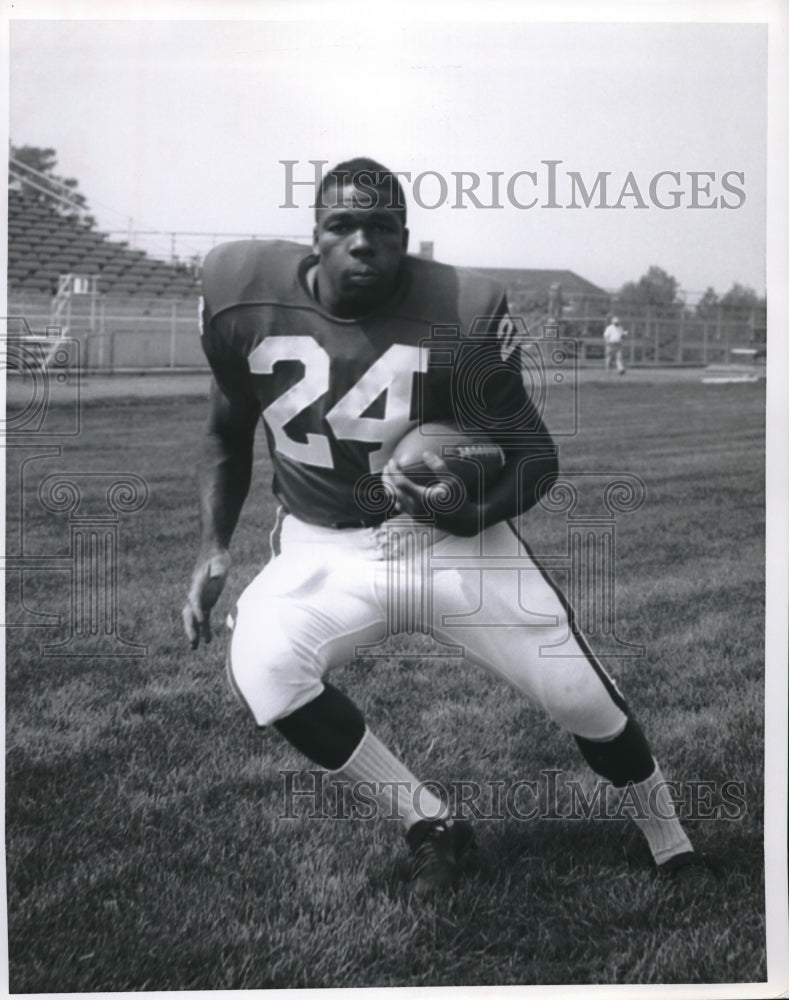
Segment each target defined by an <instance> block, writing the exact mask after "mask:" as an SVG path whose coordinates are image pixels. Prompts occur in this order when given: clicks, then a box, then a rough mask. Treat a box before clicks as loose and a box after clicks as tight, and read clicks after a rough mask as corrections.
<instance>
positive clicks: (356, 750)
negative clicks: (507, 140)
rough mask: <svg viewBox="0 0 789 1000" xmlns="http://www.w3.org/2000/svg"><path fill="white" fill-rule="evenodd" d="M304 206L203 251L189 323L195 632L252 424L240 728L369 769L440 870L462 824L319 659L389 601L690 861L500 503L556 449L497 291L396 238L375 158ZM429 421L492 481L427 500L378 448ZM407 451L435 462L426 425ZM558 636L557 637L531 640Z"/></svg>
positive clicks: (344, 166)
mask: <svg viewBox="0 0 789 1000" xmlns="http://www.w3.org/2000/svg"><path fill="white" fill-rule="evenodd" d="M316 206H317V207H316V214H315V228H314V244H313V247H312V249H311V250H308V249H307V248H305V247H302V246H299V245H296V244H292V243H287V242H258V241H243V242H234V243H228V244H224V245H221V246H219V247H217V248H215V249H214V250H213V251H211V253H210V254H209V255H208V256H207V258H206V260H205V264H204V268H203V300H204V305H203V313H202V323H203V326H202V337H203V347H204V350H205V354H206V357H207V358H208V360H209V362H210V365H211V369H212V371H213V375H214V379H213V383H212V387H211V397H210V405H209V416H208V423H207V429H206V433H205V440H204V447H203V454H202V458H201V461H200V504H201V529H202V533H201V545H200V550H199V554H198V557H197V562H196V565H195V568H194V573H193V576H192V581H191V586H190V589H189V594H188V600H187V603H186V605H185V607H184V609H183V622H184V628H185V631H186V635H187V637H188V638H189V640H190V643H191V645H192V647H193V648H194V647H196V646H197V645H198V643H199V642H200V641H201V640H203V641H205V642H208V641H209V640H210V637H211V626H210V613H211V608H212V607H213V605H214V604H215V602H216V600H217V598H218V596H219V594H220V592H221V590H222V587H223V585H224V583H225V579H226V576H227V572H228V567H229V565H230V557H229V554H228V550H229V546H230V541H231V537H232V535H233V531H234V529H235V527H236V523H237V521H238V518H239V515H240V513H241V509H242V506H243V504H244V500H245V498H246V496H247V492H248V490H249V487H250V480H251V470H252V455H253V440H254V435H255V432H256V428H257V427H258V426H259V425H260V424H261V423H262V426H263V428H264V431H265V434H266V438H267V443H268V447H269V450H270V454H271V460H272V464H273V469H274V481H273V490H274V493H275V494H276V497H277V498H278V500H279V503H280V515H279V518H278V524H277V528H276V531H275V535H276V544H275V547H274V551H275V554H274V555H273V557H272V558H271V560H270V561H269V562H268V564H267V565H266V566H265V568H264V569H263V570H262V572H261V573H260V574H259V575H258V576H257V577H256V578H255V579H254V580H253V582H252V583H251V584H250V585H249V586H248V587H247V588H246V590H245V591H244V592H243V594H242V595H241V597H240V599H239V601H238V607H237V613H236V616H235V622H234V628H233V634H232V638H231V641H230V646H229V651H228V675H229V678H230V682H231V685H232V687H233V689H234V690H235V692H236V694H237V695H238V696H239V698H240V699H241V701H242V702H243V703H244V704H245V705H246V706H247V707H248V709H249V711H250V712H251V714H252V716H253V718H254V720H255V722H256V723H257V724H258V725H259V726H274V727H275V728H276V729H277V730H278V731H279V733H281V735H282V736H283V737H284V738H285V739H287V740H288V741H289V742H290V743H291V744H292V745H293V746H294V747H296V748H297V749H298V750H299V751H300V752H301V753H302V754H304V755H305V756H306V757H307V758H309V760H310V761H312V762H314V763H315V764H317V765H319V766H320V767H321V768H325V769H327V770H328V771H330V772H335V773H336V774H337V775H338V776H340V777H341V778H343V779H347V780H348V781H349V782H365V783H367V785H366V787H371V788H373V789H374V790H375V791H376V792H377V793H378V794H379V795H380V797H381V801H382V804H384V806H391V801H392V795H394V796H395V800H396V804H397V807H398V813H399V815H400V816H401V817H402V819H403V822H404V826H405V836H406V841H407V843H408V845H409V847H410V849H411V851H412V853H413V866H412V872H411V879H412V882H413V886H414V888H415V890H416V891H417V892H419V893H422V892H430V891H432V890H433V889H434V888H436V887H437V886H442V885H445V884H447V883H449V882H451V881H452V880H453V878H454V876H455V874H456V872H457V870H458V867H459V866H460V864H461V863H462V860H463V857H464V855H466V854H467V852H468V851H469V849H470V848H471V847H472V845H473V834H472V830H471V828H470V825H469V824H468V822H467V821H466V820H464V819H462V818H460V817H453V816H451V815H449V813H448V809H447V804H446V803H445V802H442V801H441V800H440V799H439V798H438V797H436V796H432V795H431V794H429V793H428V791H427V790H426V788H425V787H424V786H423V785H422V783H421V782H420V780H419V779H418V778H417V777H416V776H415V774H414V773H413V772H412V771H411V769H410V766H409V764H407V763H406V762H405V761H404V760H401V759H400V758H399V757H398V756H397V755H396V754H394V753H393V752H392V751H391V750H390V749H389V748H388V747H387V746H386V745H384V744H383V743H382V741H381V740H379V739H378V737H377V736H376V735H375V733H374V732H373V730H372V729H371V728H370V727H369V726H368V724H367V722H366V721H365V719H364V717H363V716H362V713H361V711H360V710H359V708H358V707H357V706H356V705H355V704H354V702H353V701H352V700H351V699H350V698H349V697H348V695H347V694H346V693H344V692H342V691H340V690H338V688H336V687H335V686H333V685H332V684H331V683H330V682H329V681H328V680H327V679H326V675H327V673H328V672H329V671H330V669H331V668H332V667H333V666H335V665H337V664H341V663H343V662H346V661H348V660H349V659H351V658H353V657H354V655H355V651H356V650H357V649H358V648H359V647H360V646H370V645H372V644H375V643H377V642H381V641H382V639H383V638H384V637H385V636H386V635H387V634H389V633H390V632H391V631H393V630H396V629H397V627H398V620H397V615H396V614H395V613H394V612H393V609H398V608H400V609H402V608H405V607H407V608H410V609H411V612H412V613H413V614H418V615H420V616H421V618H420V621H419V623H418V624H420V625H424V626H427V627H429V628H430V629H431V630H432V634H433V635H434V636H435V637H436V639H437V640H438V641H441V642H446V643H450V644H453V645H455V646H462V647H463V650H464V654H465V656H466V657H467V658H468V659H469V660H471V661H472V662H474V663H476V664H478V665H480V666H481V667H484V668H486V669H488V670H491V671H493V672H494V673H495V674H497V675H498V676H500V677H501V678H502V679H503V680H505V681H506V682H508V683H509V684H510V685H512V686H513V687H514V688H515V689H516V690H518V691H519V692H521V693H522V694H523V695H525V696H526V697H528V698H529V699H531V700H532V701H533V702H535V703H536V704H537V705H539V706H541V707H542V708H543V709H544V710H545V711H546V712H547V713H548V714H549V715H550V717H551V718H552V719H554V720H555V721H556V722H557V723H558V724H559V725H560V726H562V727H564V728H565V729H566V730H567V731H568V732H570V733H572V734H573V736H574V737H575V740H576V742H577V744H578V747H579V749H580V751H581V753H582V754H583V756H584V758H585V759H586V761H587V762H588V763H589V765H590V766H591V767H592V769H593V770H594V771H595V772H596V773H597V774H598V775H601V776H602V777H604V778H605V779H608V780H609V781H610V782H612V783H613V784H614V785H615V786H617V787H623V786H625V785H628V783H631V784H632V789H633V794H635V795H636V796H637V798H638V801H639V802H640V803H641V804H642V805H643V809H641V810H637V812H638V813H639V816H638V818H636V819H635V822H636V823H637V824H638V826H639V827H640V828H641V830H642V831H643V834H644V836H645V837H646V840H647V843H648V845H649V848H650V850H651V852H652V855H653V857H654V859H655V862H656V864H657V865H658V866H659V869H660V870H662V871H663V872H671V873H672V874H674V875H678V874H684V875H685V876H687V875H688V874H690V875H691V876H694V877H695V876H696V875H698V874H701V873H706V872H707V863H706V860H705V859H704V857H703V856H702V855H700V854H698V853H696V852H695V851H694V850H693V848H692V846H691V844H690V842H689V840H688V837H687V836H686V834H685V832H684V830H683V828H682V826H681V825H680V822H679V820H678V818H677V817H676V815H675V812H674V809H673V805H672V802H671V799H670V796H669V792H668V789H667V787H666V785H665V783H664V781H663V776H662V774H661V771H660V769H659V767H658V765H657V763H656V761H655V759H654V758H653V756H652V753H651V751H650V748H649V746H648V744H647V741H646V738H645V736H644V734H643V732H642V730H641V728H640V727H639V725H638V723H637V722H636V720H635V719H634V717H633V715H632V713H631V712H630V710H629V709H628V706H627V704H626V703H625V701H624V699H623V697H622V695H621V694H620V692H619V690H618V689H617V687H616V686H615V684H614V682H613V681H612V680H611V678H610V677H609V676H608V674H607V673H606V672H605V671H604V670H603V668H602V666H601V665H600V663H599V662H598V660H597V659H595V657H594V655H593V653H592V652H591V650H590V649H589V648H588V646H587V644H586V642H585V640H584V638H583V636H582V635H581V633H580V631H579V630H578V629H577V627H576V625H575V622H574V620H573V617H572V611H571V610H569V609H568V607H567V604H566V602H565V601H564V599H563V597H562V595H561V594H559V593H558V591H557V590H556V588H555V587H554V585H553V584H552V583H551V581H550V580H549V579H548V577H547V576H545V575H544V574H543V573H542V572H541V571H540V568H539V566H537V565H536V564H535V562H534V561H533V559H532V556H531V554H530V553H529V551H528V549H527V548H526V546H525V544H524V543H523V541H522V539H521V538H520V536H519V535H518V531H517V528H516V526H515V524H514V519H515V518H517V517H518V516H519V515H521V514H523V513H524V512H525V511H527V510H528V509H529V508H530V507H532V506H533V505H534V504H535V503H536V502H537V501H538V499H539V497H540V496H541V495H542V493H543V492H544V491H545V490H546V489H547V488H548V487H549V486H550V484H551V482H552V480H553V478H554V477H555V475H556V472H557V458H556V449H555V447H554V445H553V442H552V440H551V437H550V434H549V433H548V430H547V429H546V427H545V426H544V424H543V422H542V419H541V415H540V413H539V412H537V410H536V408H535V406H534V405H533V404H532V402H531V400H530V399H529V396H528V395H527V393H526V391H525V389H524V382H523V376H522V371H521V362H520V357H519V351H518V350H517V348H516V347H514V345H513V338H512V332H513V323H512V321H511V320H510V319H509V317H508V315H507V303H506V300H505V294H504V291H503V289H502V288H501V287H500V286H499V285H498V284H497V283H495V282H494V281H491V280H489V279H487V278H485V277H483V276H481V275H478V274H475V273H473V272H469V271H465V270H461V269H457V268H453V267H448V266H446V265H442V264H439V263H436V262H433V261H429V260H423V259H420V258H416V257H412V256H409V255H408V253H407V250H408V229H407V226H406V205H405V199H404V196H403V192H402V189H401V187H400V185H399V183H398V181H397V179H396V177H395V176H394V175H393V174H392V173H391V172H390V171H389V170H387V169H386V168H384V167H383V166H381V165H380V164H378V163H376V162H375V161H373V160H368V159H357V160H352V161H348V162H346V163H341V164H339V165H338V166H337V167H335V168H334V169H333V170H331V171H330V172H329V173H327V175H326V176H325V177H324V179H323V182H322V184H321V187H320V191H319V193H318V198H317V200H316ZM261 418H262V420H261ZM428 421H442V422H445V423H447V422H449V423H455V424H462V425H463V426H464V428H466V429H467V430H470V431H482V432H484V433H486V434H487V435H488V436H489V437H491V438H493V439H494V440H495V441H497V442H498V443H499V444H500V445H501V447H502V448H503V450H504V453H505V456H506V463H505V467H504V471H503V473H502V475H501V476H500V478H499V479H497V481H496V482H495V484H493V486H492V487H491V488H490V489H489V490H487V491H485V492H483V494H482V495H480V496H477V497H472V496H471V495H468V494H467V495H465V497H462V498H461V500H460V501H459V502H458V503H455V504H448V505H444V507H445V509H442V507H441V505H438V504H436V505H433V507H431V505H430V503H429V498H428V497H427V495H426V492H425V487H424V486H421V485H419V484H418V483H415V482H413V481H412V480H410V479H409V478H408V477H407V476H405V475H404V473H403V472H402V470H401V469H400V468H399V467H398V465H397V464H396V462H394V461H393V460H392V457H391V456H392V453H393V451H394V449H395V447H396V445H397V443H398V442H399V441H400V440H401V439H402V438H403V437H404V435H405V434H406V433H408V432H409V431H411V430H412V429H413V428H415V427H417V426H418V425H421V424H423V423H425V422H428ZM424 460H425V462H426V463H427V464H428V465H429V466H430V467H431V468H432V469H433V471H434V472H435V474H436V475H437V476H439V477H440V476H442V474H444V475H445V474H446V466H445V464H444V462H443V460H442V459H441V458H440V457H439V456H438V455H435V454H432V453H431V452H430V451H429V448H428V447H426V451H425V455H424ZM426 515H427V516H429V519H430V520H429V530H424V527H425V517H426ZM415 526H416V529H422V530H416V529H415ZM414 538H416V539H417V542H416V544H417V546H418V547H422V550H421V551H418V552H417V554H416V556H414V554H413V545H414V544H415V543H414V542H413V539H414ZM409 539H410V540H409ZM406 550H407V551H406ZM482 555H484V556H485V557H486V558H489V557H491V556H493V557H496V556H502V555H506V556H508V557H513V556H517V557H518V558H519V559H520V560H521V565H522V568H523V572H521V573H501V572H488V573H487V574H486V573H485V571H484V569H480V568H479V566H476V565H475V560H477V561H478V560H479V558H480V556H482ZM483 577H484V579H483ZM481 593H482V594H483V595H484V603H483V608H482V610H483V615H482V617H481V619H480V620H478V621H477V622H476V623H475V625H474V627H471V628H469V627H465V628H459V627H458V626H457V625H454V624H452V622H453V621H454V622H457V621H458V620H459V619H460V617H462V616H463V615H464V614H465V615H470V614H472V613H474V612H475V611H477V610H479V608H478V606H479V601H480V594H481ZM425 595H427V596H425ZM525 608H529V609H533V611H525V610H524V609H525ZM425 619H426V620H425ZM502 622H505V623H507V626H508V627H507V628H502V627H500V623H502ZM518 622H520V623H522V625H523V627H520V628H519V627H517V626H516V625H514V624H513V623H518ZM562 643H563V646H562V649H563V651H564V655H558V656H557V655H553V656H550V657H545V656H541V652H540V651H541V647H542V648H545V647H546V646H548V645H552V646H554V647H555V646H556V645H559V644H562ZM425 817H430V818H425Z"/></svg>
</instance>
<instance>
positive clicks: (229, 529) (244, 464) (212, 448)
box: [199, 431, 252, 555]
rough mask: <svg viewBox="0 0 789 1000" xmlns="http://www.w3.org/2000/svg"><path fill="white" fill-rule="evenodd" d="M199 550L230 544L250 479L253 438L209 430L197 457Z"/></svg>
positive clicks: (205, 552) (204, 552)
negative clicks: (198, 459)
mask: <svg viewBox="0 0 789 1000" xmlns="http://www.w3.org/2000/svg"><path fill="white" fill-rule="evenodd" d="M199 481H200V528H201V543H200V549H201V552H202V553H203V554H205V555H207V554H210V553H211V552H215V551H217V550H221V549H227V548H229V547H230V540H231V538H232V537H233V532H234V531H235V529H236V525H237V524H238V519H239V516H240V514H241V509H242V507H243V505H244V501H245V500H246V497H247V494H248V493H249V486H250V483H251V481H252V439H251V438H250V439H249V440H246V439H243V438H242V439H241V440H228V439H227V438H226V437H225V436H223V435H221V434H218V433H216V432H211V431H209V432H208V433H207V435H206V438H205V442H204V446H203V454H202V456H201V460H200V470H199Z"/></svg>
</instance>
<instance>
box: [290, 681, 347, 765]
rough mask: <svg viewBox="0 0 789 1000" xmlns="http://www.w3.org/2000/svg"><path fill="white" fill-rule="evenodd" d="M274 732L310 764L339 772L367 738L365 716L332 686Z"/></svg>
mask: <svg viewBox="0 0 789 1000" xmlns="http://www.w3.org/2000/svg"><path fill="white" fill-rule="evenodd" d="M274 728H275V729H276V730H277V731H278V732H279V733H281V734H282V735H283V736H284V737H285V739H286V740H287V741H288V743H290V744H291V745H292V746H294V747H295V748H296V749H297V750H299V751H300V752H301V753H303V754H304V756H305V757H309V759H310V760H312V761H314V762H315V763H316V764H319V765H320V766H321V767H325V768H326V769H327V770H329V771H336V770H337V769H338V768H340V767H342V765H343V764H344V763H345V762H346V761H347V760H348V759H349V758H350V756H351V754H352V753H353V752H354V750H355V749H356V748H357V746H358V745H359V743H360V741H361V739H362V736H364V728H365V727H364V716H363V715H362V713H361V712H360V711H359V709H358V708H357V707H356V705H354V703H353V702H352V701H351V699H350V698H348V697H347V695H344V694H343V693H342V691H340V690H338V689H337V688H336V687H334V686H333V685H332V684H325V686H324V690H323V691H322V692H321V693H320V694H319V695H318V697H317V698H313V700H312V701H310V702H308V703H307V704H306V705H302V707H301V708H297V709H296V711H295V712H291V714H290V715H287V716H286V717H285V718H284V719H280V720H279V721H278V722H275V723H274Z"/></svg>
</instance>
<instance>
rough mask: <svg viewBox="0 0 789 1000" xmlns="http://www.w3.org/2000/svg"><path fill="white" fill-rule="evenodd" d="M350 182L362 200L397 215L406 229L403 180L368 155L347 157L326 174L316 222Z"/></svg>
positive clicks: (320, 189) (319, 190) (316, 213)
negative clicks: (349, 158)
mask: <svg viewBox="0 0 789 1000" xmlns="http://www.w3.org/2000/svg"><path fill="white" fill-rule="evenodd" d="M349 185H350V186H352V187H354V188H355V189H356V190H357V191H358V192H359V196H360V201H362V202H365V203H366V204H368V205H369V206H371V207H372V205H373V204H375V205H378V206H380V207H383V208H388V209H391V210H392V211H393V212H395V213H396V214H398V215H399V216H400V220H401V223H402V227H403V229H405V228H406V203H405V194H404V193H403V188H402V185H401V184H400V181H399V180H398V179H397V177H396V176H395V175H394V174H393V173H392V171H391V170H389V168H388V167H385V166H384V165H383V164H382V163H378V162H377V161H376V160H371V159H370V158H369V157H367V156H357V157H356V158H355V159H353V160H344V161H343V162H342V163H338V164H337V166H336V167H333V168H332V169H331V170H329V171H328V172H327V173H326V174H325V175H324V177H323V180H322V181H321V183H320V188H319V189H318V197H317V199H316V202H315V221H316V222H317V220H318V215H319V213H320V210H321V209H322V208H331V207H332V205H336V204H337V201H338V196H340V195H341V193H342V190H343V188H345V187H348V186H349Z"/></svg>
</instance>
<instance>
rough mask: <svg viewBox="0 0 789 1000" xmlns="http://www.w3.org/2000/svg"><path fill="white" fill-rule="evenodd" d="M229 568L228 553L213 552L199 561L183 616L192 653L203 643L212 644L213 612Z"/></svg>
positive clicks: (193, 574)
mask: <svg viewBox="0 0 789 1000" xmlns="http://www.w3.org/2000/svg"><path fill="white" fill-rule="evenodd" d="M229 568H230V555H229V554H228V553H227V552H224V551H220V552H214V553H213V554H212V555H210V556H208V557H205V556H200V557H198V560H197V564H196V565H195V568H194V572H193V573H192V583H191V585H190V587H189V594H188V595H187V598H186V604H185V605H184V609H183V611H182V612H181V617H182V619H183V623H184V631H185V632H186V637H187V639H188V640H189V644H190V645H191V647H192V649H197V647H198V646H199V645H200V640H201V639H202V640H203V642H210V641H211V609H212V608H213V606H214V605H215V604H216V602H217V601H218V600H219V595H220V594H221V593H222V588H223V587H224V586H225V580H227V571H228V569H229Z"/></svg>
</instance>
